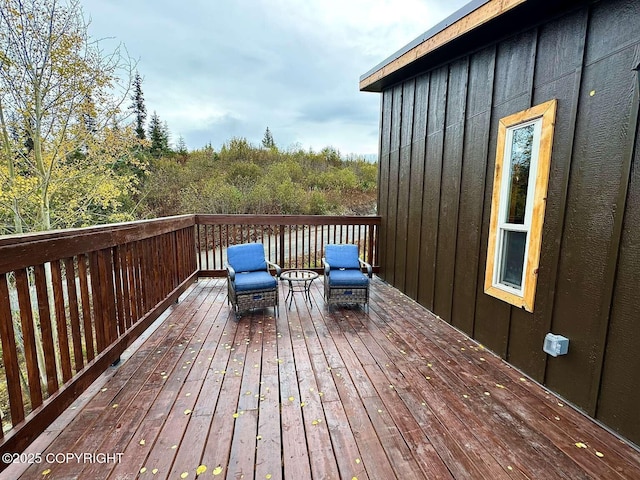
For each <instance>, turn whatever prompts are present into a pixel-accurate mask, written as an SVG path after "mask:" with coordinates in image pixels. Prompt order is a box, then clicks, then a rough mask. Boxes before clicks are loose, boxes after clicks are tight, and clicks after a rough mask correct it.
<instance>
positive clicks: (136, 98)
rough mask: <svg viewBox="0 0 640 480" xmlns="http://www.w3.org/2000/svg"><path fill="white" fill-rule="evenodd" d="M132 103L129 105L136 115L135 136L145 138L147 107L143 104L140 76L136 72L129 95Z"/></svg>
mask: <svg viewBox="0 0 640 480" xmlns="http://www.w3.org/2000/svg"><path fill="white" fill-rule="evenodd" d="M131 100H133V103H132V104H131V106H130V107H129V108H130V109H131V110H133V113H134V114H135V116H136V136H137V137H138V138H139V139H140V140H144V139H145V138H146V134H145V130H144V123H145V122H146V120H147V108H146V107H145V105H144V94H143V93H142V77H140V74H139V73H138V72H136V76H135V78H134V79H133V93H132V95H131Z"/></svg>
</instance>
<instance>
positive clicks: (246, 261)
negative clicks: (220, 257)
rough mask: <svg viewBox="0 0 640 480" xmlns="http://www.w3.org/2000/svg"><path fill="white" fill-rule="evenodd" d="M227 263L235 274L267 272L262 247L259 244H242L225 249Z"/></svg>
mask: <svg viewBox="0 0 640 480" xmlns="http://www.w3.org/2000/svg"><path fill="white" fill-rule="evenodd" d="M227 261H228V262H229V265H231V267H233V269H234V270H235V271H236V272H255V271H257V270H265V271H266V270H267V262H266V261H265V259H264V246H263V245H262V244H261V243H244V244H242V245H232V246H230V247H229V248H227Z"/></svg>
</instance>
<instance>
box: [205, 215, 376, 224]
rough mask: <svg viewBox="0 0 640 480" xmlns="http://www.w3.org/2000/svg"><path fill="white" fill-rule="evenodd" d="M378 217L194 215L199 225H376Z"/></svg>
mask: <svg viewBox="0 0 640 480" xmlns="http://www.w3.org/2000/svg"><path fill="white" fill-rule="evenodd" d="M380 219H381V217H380V216H378V215H196V223H197V224H201V225H218V224H220V225H243V224H244V225H378V224H380Z"/></svg>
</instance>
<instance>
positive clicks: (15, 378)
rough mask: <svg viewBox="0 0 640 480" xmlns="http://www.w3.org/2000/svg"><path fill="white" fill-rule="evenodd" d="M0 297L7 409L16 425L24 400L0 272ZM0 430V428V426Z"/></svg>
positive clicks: (0, 331) (21, 415) (0, 324)
mask: <svg viewBox="0 0 640 480" xmlns="http://www.w3.org/2000/svg"><path fill="white" fill-rule="evenodd" d="M0 298H6V299H7V301H6V302H2V303H0V339H1V340H2V361H3V364H4V374H5V377H6V380H7V393H8V394H9V411H10V412H11V424H12V425H17V424H18V423H20V422H21V421H22V420H24V400H23V398H22V389H21V388H20V366H19V365H18V349H17V347H16V335H15V330H14V328H13V316H12V315H11V304H10V303H9V301H8V300H9V288H8V286H7V276H6V274H4V273H3V274H0ZM0 430H2V429H1V428H0Z"/></svg>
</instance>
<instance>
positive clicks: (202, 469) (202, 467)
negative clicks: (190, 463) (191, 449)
mask: <svg viewBox="0 0 640 480" xmlns="http://www.w3.org/2000/svg"><path fill="white" fill-rule="evenodd" d="M206 471H207V466H206V465H200V466H199V467H198V468H196V475H201V474H203V473H204V472H206Z"/></svg>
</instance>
